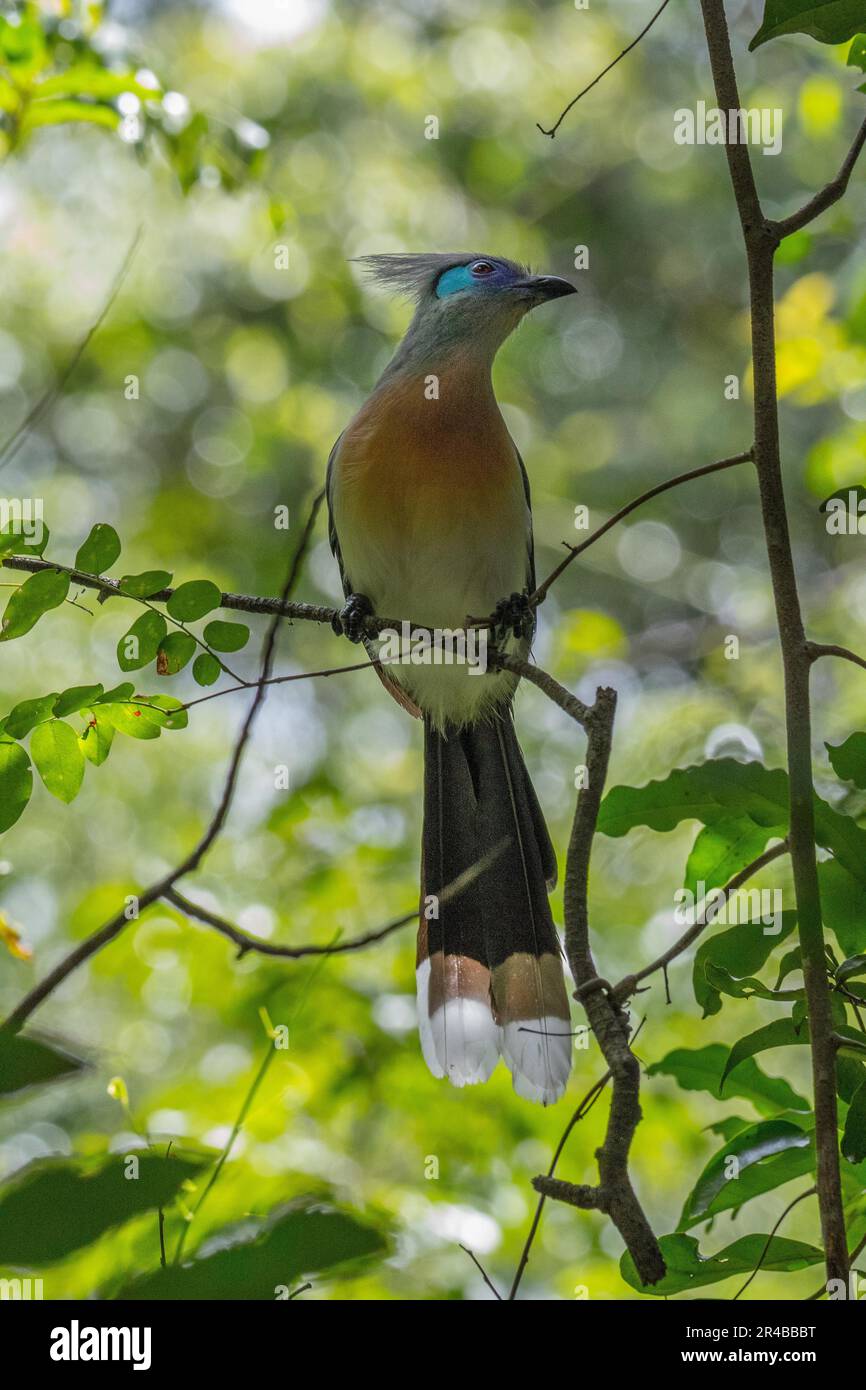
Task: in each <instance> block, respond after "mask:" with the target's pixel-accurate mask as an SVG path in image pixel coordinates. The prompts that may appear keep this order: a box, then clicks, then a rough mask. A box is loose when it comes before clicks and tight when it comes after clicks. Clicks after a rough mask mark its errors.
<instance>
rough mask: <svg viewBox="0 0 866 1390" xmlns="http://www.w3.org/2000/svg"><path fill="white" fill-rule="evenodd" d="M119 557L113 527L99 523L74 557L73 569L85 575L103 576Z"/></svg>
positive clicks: (105, 523)
mask: <svg viewBox="0 0 866 1390" xmlns="http://www.w3.org/2000/svg"><path fill="white" fill-rule="evenodd" d="M119 555H120V537H119V536H118V534H117V532H116V531H115V529H114V527H113V526H109V525H108V523H107V522H104V521H99V522H97V524H96V525H95V526H94V527H93V529H92V530H91V532H90V535H89V536H88V537H87V540H86V541H85V542H84V544H83V545H82V546H80V547H79V550H78V553H77V555H76V556H75V568H76V569H77V570H84V572H85V574H104V573H105V571H106V570H109V569H111V566H112V565H113V564H114V562H115V560H116V559H117V558H118V557H119Z"/></svg>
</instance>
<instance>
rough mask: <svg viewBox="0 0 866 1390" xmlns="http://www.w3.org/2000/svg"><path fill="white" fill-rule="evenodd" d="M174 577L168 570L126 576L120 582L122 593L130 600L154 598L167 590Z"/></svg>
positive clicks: (147, 571)
mask: <svg viewBox="0 0 866 1390" xmlns="http://www.w3.org/2000/svg"><path fill="white" fill-rule="evenodd" d="M171 580H172V576H171V574H170V573H169V571H168V570H144V571H143V572H142V573H141V574H125V575H124V576H123V578H122V579H121V581H120V592H121V593H122V594H126V595H127V597H128V598H152V597H153V595H154V594H158V593H159V592H160V590H161V589H167V588H168V586H169V584H170V583H171Z"/></svg>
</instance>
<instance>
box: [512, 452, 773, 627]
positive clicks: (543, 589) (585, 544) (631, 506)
mask: <svg viewBox="0 0 866 1390" xmlns="http://www.w3.org/2000/svg"><path fill="white" fill-rule="evenodd" d="M751 458H752V451H751V449H746V450H745V451H744V452H743V453H742V454H734V455H732V457H731V458H726V459H719V460H718V462H717V463H706V464H704V465H703V467H702V468H691V469H689V471H688V472H687V473H678V474H677V476H676V477H675V478H668V479H667V480H666V481H665V482H663V483H656V485H655V487H651V488H649V489H648V490H647V491H646V492H642V493H641V495H640V497H635V498H634V499H633V500H632V501H631V502H627V503H626V505H625V506H624V507H620V509H619V511H617V512H614V514H613V516H610V517H608V519H607V521H605V522H603V523H602V525H601V526H599V527H597V528H596V530H595V531H593V532H592V534H591V535H589V536H587V538H586V540H584V541H581V542H580V544H579V545H569V547H568V555H567V556H566V557H565V559H564V560H562V561H561V562H560V564H558V565H557V566H556V569H555V570H552V571H551V573H550V574H549V575H548V576H547V578H546V579H545V580H544V582H543V583H542V584H539V586H538V588H537V589H536V590H535V592H534V593H533V594H530V596H529V602H530V604H531V605H532V607H533V608H537V607H538V605H539V603H543V602H544V600H545V599H546V597H547V594H548V591H549V589H550V586H551V585H552V584H553V583H554V582H555V581H556V580H557V579H558V578H559V576H560V575H561V574H562V572H563V571H564V570H566V569H568V566H569V565H570V564H571V562H572V560H576V559H577V557H578V555H582V554H583V552H584V551H585V550H588V549H589V547H590V546H591V545H595V543H596V541H598V540H600V539H601V537H602V536H603V535H605V534H606V533H607V532H608V531H610V529H611V528H612V527H613V526H616V524H617V523H618V522H620V521H622V520H623V518H624V517H627V516H628V515H629V514H630V513H631V512H633V511H635V510H636V509H637V508H638V507H642V506H643V504H644V502H649V501H650V500H651V499H652V498H653V497H658V496H659V495H660V494H661V493H662V492H668V491H669V490H670V489H671V488H672V487H679V485H680V483H689V482H691V481H692V479H693V478H705V477H706V476H707V474H708V473H720V472H721V471H722V469H724V468H734V467H735V466H736V465H737V464H738V463H749V462H750V461H751Z"/></svg>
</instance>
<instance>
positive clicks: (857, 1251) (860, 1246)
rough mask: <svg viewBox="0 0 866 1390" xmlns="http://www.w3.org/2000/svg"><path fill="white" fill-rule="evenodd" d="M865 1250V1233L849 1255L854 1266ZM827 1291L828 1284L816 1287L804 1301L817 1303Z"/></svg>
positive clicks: (850, 1262)
mask: <svg viewBox="0 0 866 1390" xmlns="http://www.w3.org/2000/svg"><path fill="white" fill-rule="evenodd" d="M864 1250H866V1235H864V1236H863V1237H862V1239H861V1240H858V1242H857V1244H856V1245H855V1246H854V1249H853V1250H852V1251H851V1253H850V1255H849V1256H848V1263H849V1264H850V1265H852V1266H853V1264H854V1261H855V1260H856V1259H857V1256H858V1255H862V1254H863V1251H864ZM825 1293H827V1285H826V1284H822V1285H821V1287H820V1288H819V1289H816V1290H815V1292H814V1293H810V1294H809V1296H808V1298H806V1299H804V1300H803V1301H804V1303H817V1301H818V1299H819V1298H823V1297H824V1295H825ZM846 1295H847V1290H846Z"/></svg>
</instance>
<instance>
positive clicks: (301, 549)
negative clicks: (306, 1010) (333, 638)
mask: <svg viewBox="0 0 866 1390" xmlns="http://www.w3.org/2000/svg"><path fill="white" fill-rule="evenodd" d="M321 502H322V493H319V494H318V496H317V497H316V498H315V500H314V502H313V504H312V507H311V508H310V514H309V517H308V519H307V523H306V525H305V527H304V530H303V532H302V534H301V537H300V540H299V541H298V544H297V547H296V548H295V552H294V554H293V556H292V560H291V563H290V565H289V571H288V575H287V578H286V582H285V584H284V585H283V592H282V595H281V600H282V601H283V602H285V601H286V600H287V599H288V596H289V594H290V593H291V591H292V588H293V586H294V584H295V583H296V582H297V579H298V575H299V574H300V570H301V565H302V564H303V560H304V556H305V555H306V552H307V548H308V546H309V543H310V538H311V536H312V533H313V527H314V526H315V522H316V516H317V513H318V510H319V507H320V505H321ZM280 621H281V619H280V615H279V614H276V615H275V616H274V617H272V619H271V621H270V623H269V625H268V630H267V632H266V634H265V639H264V642H263V644H262V657H261V666H260V673H259V683H258V685H257V687H256V692H255V695H254V696H253V699H252V701H251V703H250V706H249V709H248V710H247V713H246V717H245V718H244V720H243V723H242V724H241V728H240V732H239V734H238V736H237V739H236V741H235V745H234V748H233V750H232V755H231V758H230V759H229V765H228V769H227V772H226V777H225V781H224V784H223V791H222V795H221V797H220V800H219V803H218V805H217V808H216V810H215V812H214V814H213V816H212V818H211V821H210V823H209V825H208V827H207V829H206V830H205V832H204V834H203V835H202V837H201V839H200V840H199V841H198V843H197V844H196V845H195V847H194V848H193V849H192V850H191V851H190V853H189V854H188V855H187V856H186V858H185V859H183V860H182V861H181V863H180V864H178V865H176V866H175V868H173V869H171V870H170V871H169V873H167V874H165V875H163V877H162V878H160V879H159V880H158V881H157V882H156V883H152V884H151V885H150V887H149V888H146V889H145V890H144V891H143V892H142V893H140V894H138V895H137V914H136V915H140V913H141V912H142V911H143V910H144V908H146V907H150V905H151V904H152V903H154V902H156V901H157V900H158V899H159V898H161V897H163V896H164V894H165V893H167V892H168V890H169V889H170V888H173V887H174V885H175V883H177V882H178V881H179V880H180V879H182V878H183V877H184V876H185V875H186V874H189V873H192V872H193V870H195V869H197V868H198V866H199V864H200V863H201V861H202V860H203V859H204V857H205V855H206V854H207V852H208V850H209V849H210V848H211V846H212V844H213V843H214V841H215V840H216V838H217V836H218V835H219V834H220V832H221V830H222V828H223V826H224V825H225V822H226V819H227V817H228V813H229V808H230V806H231V803H232V800H233V798H234V793H235V788H236V786H237V780H238V775H239V773H240V767H241V763H242V761H243V756H244V753H245V752H246V748H247V744H248V743H249V739H250V735H251V734H252V730H253V725H254V724H255V721H256V717H257V715H258V713H259V710H260V709H261V706H262V704H263V702H264V700H265V696H266V694H267V681H268V679H269V677H270V674H271V668H272V666H273V661H274V655H275V651H276V642H277V633H278V631H279V628H280ZM130 920H131V919H130V917H129V916H128V915H127V909H126V908H124V909H123V910H121V911H120V912H118V913H117V914H116V916H114V917H111V918H110V919H109V920H108V921H107V922H105V923H104V924H103V925H102V926H101V927H100V928H99V929H98V930H97V931H95V932H93V933H92V934H91V935H90V936H88V937H86V938H85V940H84V941H82V942H81V943H80V944H79V945H78V946H76V947H75V949H74V950H73V951H70V952H69V954H68V955H67V956H64V958H63V960H61V961H60V962H59V964H58V965H56V966H55V967H54V969H53V970H51V971H49V973H48V974H47V975H46V976H45V978H44V979H43V980H41V981H40V982H39V984H38V985H36V986H35V987H34V988H33V989H32V990H31V991H30V992H29V994H27V995H25V997H24V998H23V999H22V1000H21V1002H20V1003H19V1004H18V1005H17V1007H16V1008H14V1009H13V1010H12V1013H11V1014H10V1015H9V1017H8V1018H7V1019H6V1020H5V1022H4V1023H3V1025H2V1026H3V1028H5V1029H7V1030H9V1031H10V1032H13V1033H15V1032H18V1030H19V1029H20V1028H21V1027H22V1026H23V1024H24V1023H25V1022H26V1021H27V1019H28V1018H29V1017H30V1015H31V1014H32V1013H33V1012H34V1010H36V1009H37V1008H38V1007H39V1005H40V1004H41V1003H42V1002H43V1001H44V1000H45V999H47V997H48V995H49V994H51V993H53V991H54V990H55V989H57V987H58V986H59V985H61V984H62V983H63V982H64V980H66V979H67V978H68V976H69V975H71V974H72V972H73V971H74V970H76V969H77V968H78V966H79V965H82V964H83V963H84V961H86V960H89V959H90V957H91V956H93V955H95V954H96V953H97V951H101V950H102V948H103V947H104V946H107V945H108V944H109V943H110V942H111V941H114V939H115V938H116V937H118V936H119V935H120V933H121V932H122V931H123V929H124V927H126V926H128V925H129V921H130ZM133 920H134V919H133Z"/></svg>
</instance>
